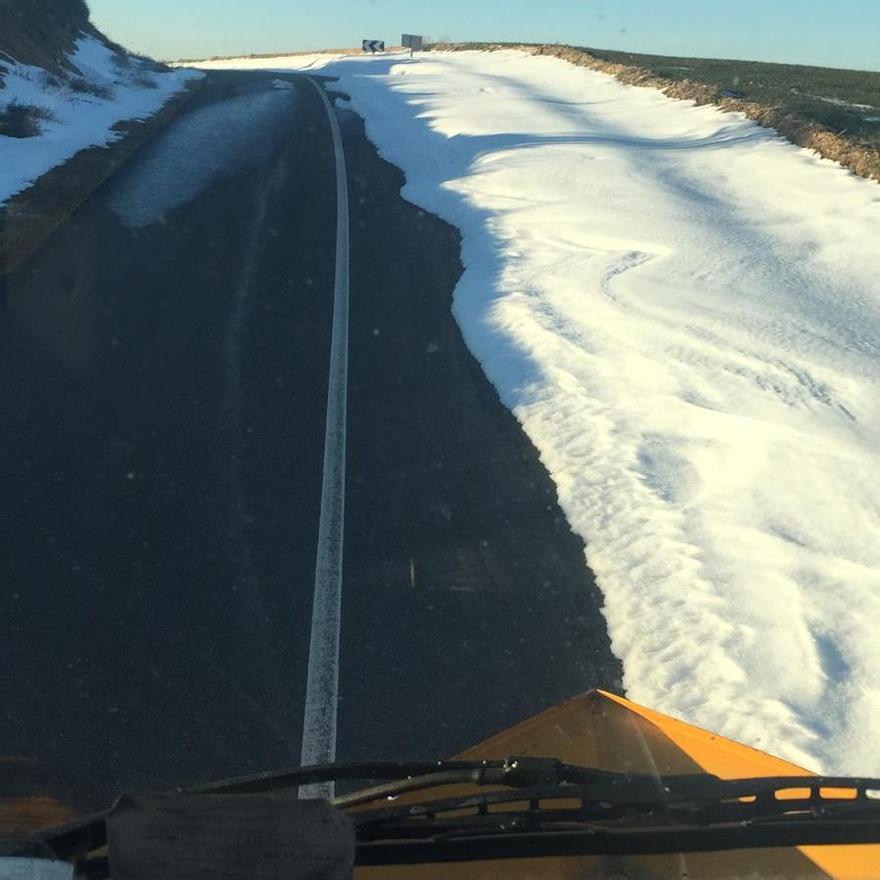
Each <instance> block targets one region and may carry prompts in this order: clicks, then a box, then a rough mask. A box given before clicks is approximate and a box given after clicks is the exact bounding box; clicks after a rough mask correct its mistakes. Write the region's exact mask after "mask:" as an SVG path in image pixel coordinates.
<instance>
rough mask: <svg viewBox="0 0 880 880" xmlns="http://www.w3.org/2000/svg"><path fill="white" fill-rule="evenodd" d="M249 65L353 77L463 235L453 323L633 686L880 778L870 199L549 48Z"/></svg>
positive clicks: (734, 730) (758, 740)
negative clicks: (533, 450) (509, 418)
mask: <svg viewBox="0 0 880 880" xmlns="http://www.w3.org/2000/svg"><path fill="white" fill-rule="evenodd" d="M211 66H227V67H235V66H237V65H236V63H235V62H223V63H220V62H217V63H214V64H212V65H211ZM247 66H250V67H253V66H258V65H256V64H255V63H253V62H252V61H249V62H248V64H247ZM259 66H263V67H271V68H290V67H302V66H308V67H309V68H310V69H312V70H318V69H320V72H321V73H322V74H327V75H331V76H335V77H338V78H339V88H340V90H342V91H344V92H346V93H347V94H349V95H351V98H352V101H353V106H354V108H355V109H356V110H357V111H358V112H359V113H361V114H362V115H363V116H364V117H365V119H366V124H367V131H368V134H369V136H370V138H371V139H372V140H373V141H374V142H375V143H376V144H377V146H378V147H379V150H380V152H381V153H382V154H383V156H384V157H385V158H387V159H388V160H389V161H391V162H393V163H395V164H396V165H398V166H400V167H401V168H402V169H403V170H404V172H405V173H406V178H407V184H406V187H405V189H404V195H405V196H406V197H407V198H408V199H410V200H411V201H413V202H415V203H416V204H418V205H420V206H422V207H424V208H425V209H427V210H430V211H433V212H435V213H437V214H439V215H440V216H441V217H443V218H444V219H446V220H448V221H449V222H451V223H454V224H455V225H457V226H458V227H459V228H460V229H461V231H462V256H463V261H464V264H465V267H466V268H465V272H464V275H463V277H462V279H461V281H460V283H459V285H458V287H457V289H456V291H455V299H454V310H455V314H456V317H457V319H458V321H459V323H460V325H461V328H462V331H463V334H464V336H465V339H466V341H467V343H468V345H469V347H470V348H471V350H472V351H473V352H474V354H475V355H476V356H477V358H478V359H479V360H480V362H481V363H482V365H483V368H484V369H485V371H486V374H487V376H488V377H489V378H490V380H491V381H492V382H493V383H494V385H495V386H496V388H497V389H498V391H499V394H500V395H501V398H502V399H503V401H504V402H505V404H506V405H507V406H509V407H510V408H511V409H512V410H513V412H514V413H515V414H516V416H517V417H518V419H519V420H520V421H521V423H522V425H523V427H524V428H525V430H526V431H527V433H528V434H529V436H530V437H531V439H532V440H533V442H534V443H535V445H536V446H537V447H538V449H539V450H540V452H541V455H542V458H543V461H544V463H545V464H546V466H547V468H548V470H549V471H550V473H551V474H552V476H553V478H554V480H555V482H556V485H557V487H558V490H559V498H560V502H561V504H562V506H563V508H564V510H565V511H566V514H567V516H568V518H569V522H570V523H571V525H572V527H573V528H574V529H575V530H576V531H577V532H578V533H580V534H581V535H582V536H583V537H584V539H585V541H586V543H587V556H588V559H589V562H590V564H591V565H592V567H593V569H594V570H595V572H596V575H597V579H598V583H599V585H600V587H601V588H602V590H603V592H604V595H605V597H606V616H607V620H608V625H609V631H610V634H611V637H612V643H613V647H614V650H615V651H616V652H617V654H618V655H619V656H620V657H621V658H622V660H623V662H624V670H625V683H626V686H627V690H628V694H629V696H631V697H632V698H633V699H635V700H638V701H640V702H644V703H647V704H650V705H652V706H654V707H656V708H657V709H659V710H661V711H664V712H668V713H671V714H673V715H678V716H681V717H683V718H685V719H687V720H689V721H691V722H694V723H697V724H701V725H703V726H707V727H710V728H713V729H716V730H718V731H719V732H722V733H724V734H726V735H728V736H731V737H734V738H736V739H739V740H742V741H744V742H747V743H750V744H752V745H755V746H757V747H760V748H764V749H767V750H770V751H773V752H775V753H778V754H780V755H781V756H783V757H785V758H788V759H790V760H793V761H795V762H797V763H801V764H804V765H807V766H809V767H810V768H812V769H824V770H826V771H830V772H852V773H863V774H871V773H873V774H877V773H880V745H878V744H877V739H876V736H875V733H876V724H877V722H876V718H877V717H878V716H880V643H878V640H877V638H876V633H875V622H876V620H877V619H880V480H878V474H880V259H878V253H877V242H878V241H880V189H878V188H877V184H875V183H873V182H869V181H866V180H862V179H859V178H856V177H854V176H853V175H852V174H850V173H848V172H846V171H844V170H843V169H841V168H840V167H839V166H837V165H835V164H834V163H831V162H829V161H827V160H823V159H820V158H818V157H817V156H816V155H815V154H813V153H810V152H808V151H806V150H803V149H800V148H797V147H795V146H793V145H791V144H789V143H786V142H785V141H783V140H782V139H781V138H779V137H777V136H776V135H774V133H773V132H770V131H768V130H766V129H762V128H760V127H758V126H757V125H756V124H754V123H752V122H750V121H749V120H747V119H746V118H745V117H743V116H741V115H738V114H731V113H723V112H721V111H719V110H717V109H715V108H713V107H709V106H704V107H695V106H693V105H692V104H690V103H688V102H682V101H675V100H672V99H670V98H668V97H666V96H664V95H662V94H660V93H659V92H657V91H654V90H651V89H640V88H634V87H631V86H626V85H623V84H621V83H619V82H617V81H615V80H614V79H613V78H612V77H610V76H608V75H606V74H602V73H597V72H594V71H590V70H586V69H583V68H576V67H573V66H570V65H568V64H566V63H565V62H563V61H560V60H558V59H553V58H548V57H533V56H529V55H526V54H524V53H520V52H494V53H479V52H472V53H454V54H429V55H426V56H423V57H421V58H419V59H417V60H415V61H412V62H411V61H409V60H407V59H403V58H401V57H397V58H394V57H385V58H377V59H341V58H340V59H333V58H326V57H324V58H322V57H321V56H314V57H312V58H296V59H277V60H274V61H273V60H272V59H260V61H259Z"/></svg>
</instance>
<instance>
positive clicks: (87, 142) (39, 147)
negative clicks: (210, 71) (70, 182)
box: [0, 35, 204, 205]
mask: <svg viewBox="0 0 880 880" xmlns="http://www.w3.org/2000/svg"><path fill="white" fill-rule="evenodd" d="M0 62H2V67H3V69H4V71H5V72H3V75H2V79H3V80H4V82H5V87H4V88H0V113H3V112H4V111H5V110H6V109H7V108H8V107H9V106H10V105H18V106H20V107H32V108H38V109H40V110H41V111H42V116H44V117H45V118H43V119H42V120H41V121H40V122H39V129H40V132H39V134H37V135H35V136H34V137H21V138H19V137H6V136H0V205H3V204H4V203H5V202H6V201H7V200H8V199H9V198H10V197H11V196H13V195H15V194H16V193H18V192H21V191H22V190H24V189H27V187H28V186H30V185H31V184H32V183H33V182H34V181H35V180H37V178H39V177H40V176H42V175H43V174H45V173H46V172H47V171H49V170H50V169H51V168H53V167H55V166H56V165H60V164H62V163H63V162H65V161H67V160H68V159H70V158H71V157H72V156H74V155H75V154H76V153H78V152H80V150H84V149H86V148H87V147H94V146H106V145H107V144H110V143H112V142H113V141H114V140H116V139H117V138H118V137H119V136H120V135H119V133H118V132H116V131H113V126H114V125H116V123H118V122H122V121H132V120H144V119H147V118H148V117H150V116H152V115H153V114H154V113H156V112H157V111H158V110H159V109H161V107H162V106H163V105H164V104H165V103H166V102H167V101H168V100H169V99H170V98H171V97H172V96H173V95H174V94H176V93H177V92H179V91H180V90H181V89H182V88H184V86H185V85H186V84H187V83H188V82H190V81H191V80H193V79H194V78H199V77H202V76H204V74H202V73H200V72H198V71H193V70H174V71H168V72H161V73H159V72H153V71H151V70H150V69H149V67H148V66H147V65H145V64H144V63H143V62H142V61H141V60H140V59H138V58H135V57H133V56H129V55H122V54H119V53H116V52H114V51H113V50H112V49H110V48H109V47H108V46H107V45H105V44H104V43H102V42H101V41H100V40H98V39H97V38H96V37H93V36H86V35H84V36H82V37H80V39H79V40H78V41H77V44H76V49H75V51H74V52H72V53H71V54H70V56H69V64H68V65H67V66H68V67H69V68H70V74H71V75H70V76H54V75H52V74H49V73H48V72H47V71H45V70H43V69H42V68H40V67H32V66H29V65H26V64H20V63H18V62H16V61H15V60H14V59H8V58H3V59H0ZM77 74H78V75H77Z"/></svg>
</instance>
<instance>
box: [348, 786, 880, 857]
mask: <svg viewBox="0 0 880 880" xmlns="http://www.w3.org/2000/svg"><path fill="white" fill-rule="evenodd" d="M878 791H880V780H877V779H870V778H856V777H815V776H806V777H804V776H795V777H792V776H780V777H771V778H766V777H759V778H754V779H737V780H722V779H719V778H718V777H715V776H711V775H709V774H695V775H687V776H666V777H652V776H641V775H640V776H635V777H634V776H627V775H626V774H613V775H612V776H610V777H606V778H604V779H601V780H598V781H596V782H593V783H589V784H574V785H571V784H563V785H554V786H537V787H527V788H520V789H517V790H514V791H494V792H484V793H476V794H471V795H468V796H463V797H449V798H443V799H438V800H429V801H420V802H419V803H413V804H409V805H402V806H397V805H395V806H382V807H380V808H374V809H370V810H365V811H363V812H359V813H356V814H354V820H355V822H356V825H357V838H358V850H357V852H358V857H357V860H358V864H376V865H378V864H413V863H420V862H444V861H459V860H462V861H470V860H477V859H501V858H527V857H545V856H576V855H596V854H606V855H625V854H648V853H656V854H663V853H675V852H697V851H715V850H726V849H750V848H759V847H784V846H795V845H807V844H831V843H835V844H844V843H848V844H855V843H880V800H877V799H875V797H873V796H872V795H874V794H875V793H876V792H878Z"/></svg>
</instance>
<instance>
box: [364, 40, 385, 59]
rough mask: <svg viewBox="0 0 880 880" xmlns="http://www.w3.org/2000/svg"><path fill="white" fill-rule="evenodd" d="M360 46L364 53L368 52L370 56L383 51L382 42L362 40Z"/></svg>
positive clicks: (383, 45) (383, 42)
mask: <svg viewBox="0 0 880 880" xmlns="http://www.w3.org/2000/svg"><path fill="white" fill-rule="evenodd" d="M361 46H362V48H363V50H364V52H369V53H370V54H372V55H375V54H376V53H377V52H384V51H385V41H384V40H363V41H362V42H361Z"/></svg>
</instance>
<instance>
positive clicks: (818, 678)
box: [0, 0, 880, 833]
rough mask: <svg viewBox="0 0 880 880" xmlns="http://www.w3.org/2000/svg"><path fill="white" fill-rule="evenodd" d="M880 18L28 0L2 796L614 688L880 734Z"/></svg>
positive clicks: (141, 786)
mask: <svg viewBox="0 0 880 880" xmlns="http://www.w3.org/2000/svg"><path fill="white" fill-rule="evenodd" d="M878 27H880V10H878V8H877V6H876V4H874V3H873V2H869V0H842V2H839V3H837V4H834V5H833V7H831V6H827V5H823V4H817V3H807V4H804V3H794V2H787V0H786V2H780V3H777V4H775V5H774V6H773V8H772V9H768V8H765V6H764V5H762V4H758V3H753V2H747V3H742V4H739V5H738V6H737V8H736V10H731V9H728V8H724V7H717V8H709V7H707V6H706V5H705V4H695V3H691V2H685V0H674V2H672V3H671V4H667V7H665V8H661V7H659V6H657V5H656V4H648V3H644V2H636V0H632V2H627V3H618V4H613V3H605V2H596V3H591V4H583V3H575V2H568V0H560V2H558V3H554V4H550V6H548V7H547V8H546V9H544V8H543V7H541V5H540V4H537V5H534V6H533V7H529V8H526V6H522V5H515V7H510V6H509V5H505V4H497V3H484V4H482V5H480V6H479V7H467V8H466V7H464V6H463V5H462V4H459V3H457V2H452V0H448V2H443V3H440V4H435V5H433V6H431V8H428V7H427V6H425V7H424V8H421V7H419V6H417V7H411V6H407V7H403V6H399V5H391V6H388V5H387V4H386V5H384V6H383V5H382V4H373V5H371V6H367V7H364V8H361V7H360V6H357V5H356V4H349V3H342V2H340V3H337V4H329V5H328V4H325V6H324V7H322V8H321V9H315V8H311V7H309V8H307V7H305V6H304V5H302V4H296V3H294V4H290V3H280V2H275V0H256V2H253V3H251V4H250V5H249V6H247V7H245V6H242V5H237V6H234V5H230V4H226V3H219V2H216V0H187V2H185V3H183V4H180V3H177V4H170V3H166V2H156V3H152V4H147V5H144V4H139V3H134V2H129V0H124V2H123V0H114V2H109V0H90V2H89V4H88V7H87V5H86V3H85V2H84V0H0V292H2V299H3V303H2V309H0V425H2V433H0V437H2V439H0V485H2V487H3V489H2V493H0V522H2V531H0V546H2V557H0V558H2V572H3V575H2V586H0V603H2V612H0V706H2V712H0V800H2V799H3V798H4V797H6V798H7V799H8V800H9V801H10V802H15V803H16V804H17V806H16V808H15V809H16V810H18V812H15V813H14V816H15V817H17V818H15V819H14V821H13V820H10V822H9V823H8V824H9V826H10V828H12V827H14V828H17V829H19V830H20V829H21V828H22V827H24V826H25V825H28V823H30V825H33V824H34V816H33V814H34V811H35V810H36V812H37V813H39V821H37V822H36V824H51V823H52V822H56V821H62V820H64V819H67V818H71V817H73V816H77V815H82V814H84V813H87V812H89V811H92V810H95V809H98V808H102V807H104V806H106V805H108V804H109V803H111V802H112V801H113V799H114V798H116V797H117V796H119V795H120V794H121V793H123V792H130V791H145V790H153V791H155V790H164V789H169V788H172V787H174V786H176V785H182V784H190V783H196V782H207V781H210V780H216V779H222V778H225V777H231V776H238V775H243V774H250V773H255V772H258V771H265V770H270V769H272V768H282V767H291V766H296V765H299V764H304V765H305V764H325V763H332V762H334V761H345V762H357V761H364V760H373V759H383V760H394V761H425V760H433V759H437V758H448V757H451V756H454V755H458V754H461V753H463V752H465V751H466V750H467V749H469V748H472V747H474V746H475V744H477V743H480V742H482V741H484V740H486V739H487V738H489V737H491V736H493V735H495V734H498V733H499V732H500V731H503V730H505V729H508V728H512V727H514V726H515V725H518V724H520V723H522V722H524V721H526V720H527V719H529V718H531V717H533V716H535V715H537V714H538V713H541V712H545V711H546V710H550V709H551V708H552V707H555V706H557V705H558V704H560V703H562V702H563V701H565V700H567V699H569V698H571V697H574V696H576V695H578V694H583V693H586V692H590V691H593V690H595V689H600V690H602V691H604V692H607V693H610V694H612V695H617V696H620V697H626V698H628V699H630V700H632V701H635V702H636V703H637V704H639V705H641V706H644V707H648V709H649V710H651V711H654V712H658V713H663V715H664V716H671V717H673V718H675V719H679V720H681V721H683V722H686V723H688V724H690V725H696V726H698V727H700V728H703V729H705V730H708V731H711V732H712V734H714V735H718V736H720V737H724V738H727V739H729V740H733V741H736V742H739V743H743V744H745V745H747V746H750V747H752V748H753V749H757V750H759V751H761V752H763V753H766V754H767V755H770V756H773V757H774V758H778V759H780V760H781V761H782V762H786V766H788V767H791V766H793V767H794V768H795V769H796V770H798V769H799V768H803V769H804V770H805V771H810V772H814V773H823V774H829V775H830V774H834V775H837V776H842V775H860V776H871V775H873V774H880V754H878V748H877V745H876V741H877V725H876V721H875V720H874V719H875V716H876V714H877V709H878V708H880V696H878V693H880V692H878V688H877V681H878V676H880V653H878V649H877V639H876V634H875V632H874V629H875V621H876V620H877V619H878V617H880V574H878V572H880V550H878V548H880V489H878V485H880V482H878V479H877V475H878V473H880V458H878V451H877V450H878V442H877V441H878V432H880V372H878V367H877V364H878V355H880V255H878V242H880V189H878V182H880V72H878V71H880V60H878V55H877V50H876V45H875V39H874V34H875V33H876V32H877V28H878ZM728 59H739V60H728ZM612 751H613V750H612ZM597 754H598V753H597ZM609 754H610V752H609ZM566 759H567V760H571V761H573V762H575V763H586V761H584V760H582V761H575V757H573V756H567V757H566ZM695 766H696V769H697V770H699V769H703V770H706V769H707V765H705V764H700V762H699V761H697V763H696V765H695ZM614 769H624V768H622V767H621V768H614ZM656 772H657V773H658V774H660V775H662V774H663V773H664V772H665V771H664V769H663V767H657V768H656ZM710 772H716V771H714V770H710ZM777 775H778V774H777ZM311 793H312V794H316V795H319V796H321V795H323V796H329V795H331V794H332V793H333V785H332V782H328V781H326V780H325V781H323V782H320V783H316V787H315V788H314V789H312V790H311ZM34 798H38V799H41V800H39V801H38V803H39V805H40V806H39V809H37V808H36V807H35V803H37V802H36V801H34V800H33V799H34ZM23 804H28V805H29V806H28V807H27V810H25V813H27V814H28V815H29V816H30V819H28V820H27V822H26V821H25V820H24V819H22V818H21V816H22V815H23V814H22V812H21V810H22V809H23V807H22V805H23ZM28 810H30V813H28ZM41 811H42V812H41ZM2 815H3V813H2V812H0V830H2V828H3V820H2ZM10 815H13V814H12V813H10ZM29 827H30V826H29ZM8 833H12V832H11V831H9V832H8Z"/></svg>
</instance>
